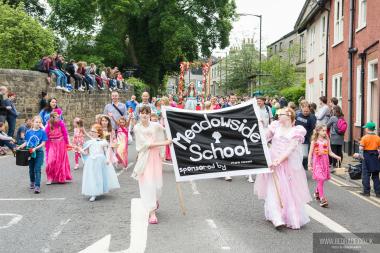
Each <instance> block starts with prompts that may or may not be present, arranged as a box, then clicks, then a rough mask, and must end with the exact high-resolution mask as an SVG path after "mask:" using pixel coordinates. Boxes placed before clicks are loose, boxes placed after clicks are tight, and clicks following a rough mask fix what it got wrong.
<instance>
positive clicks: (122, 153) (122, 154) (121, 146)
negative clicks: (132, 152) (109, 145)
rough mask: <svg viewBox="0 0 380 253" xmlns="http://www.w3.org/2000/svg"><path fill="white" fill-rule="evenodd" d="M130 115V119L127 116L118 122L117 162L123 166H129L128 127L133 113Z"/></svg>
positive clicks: (125, 167) (124, 167)
mask: <svg viewBox="0 0 380 253" xmlns="http://www.w3.org/2000/svg"><path fill="white" fill-rule="evenodd" d="M130 114H131V115H130V116H129V117H128V121H127V120H126V119H125V118H120V119H119V120H118V122H117V125H118V128H117V144H118V146H117V148H116V158H117V163H118V164H119V165H120V166H121V167H122V168H123V169H125V170H126V169H127V167H128V129H129V124H130V120H131V118H132V113H130Z"/></svg>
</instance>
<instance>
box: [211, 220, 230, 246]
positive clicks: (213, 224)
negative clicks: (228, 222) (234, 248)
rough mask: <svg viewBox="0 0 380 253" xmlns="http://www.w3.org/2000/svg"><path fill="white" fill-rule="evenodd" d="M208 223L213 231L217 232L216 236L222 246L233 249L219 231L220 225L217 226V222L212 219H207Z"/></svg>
mask: <svg viewBox="0 0 380 253" xmlns="http://www.w3.org/2000/svg"><path fill="white" fill-rule="evenodd" d="M206 222H207V224H208V225H209V227H210V228H211V229H212V231H213V232H214V233H215V234H216V236H217V237H218V239H219V243H220V248H221V249H222V250H231V247H230V246H228V244H227V242H226V241H225V240H224V239H223V237H222V235H221V234H220V232H219V231H218V227H217V226H216V224H215V222H214V221H213V220H212V219H206Z"/></svg>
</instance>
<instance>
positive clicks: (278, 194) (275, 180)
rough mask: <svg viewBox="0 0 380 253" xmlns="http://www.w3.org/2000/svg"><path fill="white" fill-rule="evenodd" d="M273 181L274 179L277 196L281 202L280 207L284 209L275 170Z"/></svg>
mask: <svg viewBox="0 0 380 253" xmlns="http://www.w3.org/2000/svg"><path fill="white" fill-rule="evenodd" d="M273 181H274V186H275V187H276V193H277V198H278V201H279V202H280V207H281V209H282V208H284V205H283V204H282V200H281V195H280V191H279V187H278V177H277V174H276V171H273Z"/></svg>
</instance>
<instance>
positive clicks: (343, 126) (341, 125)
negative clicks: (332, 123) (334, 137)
mask: <svg viewBox="0 0 380 253" xmlns="http://www.w3.org/2000/svg"><path fill="white" fill-rule="evenodd" d="M346 130H347V122H346V120H345V119H344V118H343V117H340V118H339V119H338V122H337V123H336V131H337V132H338V134H341V135H343V134H344V133H345V132H346Z"/></svg>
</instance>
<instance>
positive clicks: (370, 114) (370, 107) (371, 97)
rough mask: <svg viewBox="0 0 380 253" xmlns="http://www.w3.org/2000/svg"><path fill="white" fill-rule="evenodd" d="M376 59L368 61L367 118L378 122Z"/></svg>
mask: <svg viewBox="0 0 380 253" xmlns="http://www.w3.org/2000/svg"><path fill="white" fill-rule="evenodd" d="M377 94H379V84H378V61H377V60H373V61H370V62H368V86H367V120H366V121H373V122H378V120H379V118H378V116H379V102H380V101H379V96H378V95H377Z"/></svg>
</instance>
